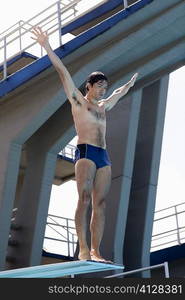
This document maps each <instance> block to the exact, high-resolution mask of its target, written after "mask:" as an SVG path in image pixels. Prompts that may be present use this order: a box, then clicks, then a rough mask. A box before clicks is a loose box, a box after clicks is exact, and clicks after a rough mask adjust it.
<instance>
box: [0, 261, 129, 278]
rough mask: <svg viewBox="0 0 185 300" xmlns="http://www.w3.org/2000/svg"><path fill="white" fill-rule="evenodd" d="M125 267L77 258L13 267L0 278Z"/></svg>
mask: <svg viewBox="0 0 185 300" xmlns="http://www.w3.org/2000/svg"><path fill="white" fill-rule="evenodd" d="M120 269H122V270H123V269H124V266H122V265H116V264H110V263H103V262H96V261H92V260H77V261H72V262H71V261H70V262H62V263H56V264H48V265H39V266H34V267H27V268H20V269H13V270H7V271H1V272H0V278H58V277H65V276H74V275H78V274H85V273H93V272H102V271H113V270H120Z"/></svg>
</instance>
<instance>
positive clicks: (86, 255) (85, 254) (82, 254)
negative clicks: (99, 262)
mask: <svg viewBox="0 0 185 300" xmlns="http://www.w3.org/2000/svg"><path fill="white" fill-rule="evenodd" d="M78 259H79V260H91V256H90V252H89V251H88V250H85V251H80V252H79V254H78Z"/></svg>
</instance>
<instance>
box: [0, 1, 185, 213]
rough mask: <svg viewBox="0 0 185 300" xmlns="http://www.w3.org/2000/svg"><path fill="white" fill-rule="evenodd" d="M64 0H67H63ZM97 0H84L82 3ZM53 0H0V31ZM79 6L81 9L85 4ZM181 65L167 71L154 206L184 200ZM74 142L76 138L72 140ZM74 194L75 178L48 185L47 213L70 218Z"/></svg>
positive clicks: (184, 102) (184, 72) (184, 97)
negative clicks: (167, 77) (49, 193)
mask: <svg viewBox="0 0 185 300" xmlns="http://www.w3.org/2000/svg"><path fill="white" fill-rule="evenodd" d="M64 1H68V0H64ZM99 1H100V0H95V1H88V0H85V1H84V3H85V4H87V5H88V4H89V3H91V5H92V4H93V2H95V3H96V4H98V2H99ZM55 2H56V1H55V0H32V1H23V0H16V1H11V8H10V3H9V2H8V1H4V0H1V4H0V5H1V26H0V33H1V32H2V31H4V30H6V29H7V28H9V27H10V26H11V25H13V24H15V23H16V22H18V21H19V20H24V21H26V20H28V19H30V18H31V17H33V16H34V15H36V14H37V13H38V12H40V11H42V10H43V9H45V8H47V7H48V6H50V5H52V4H53V3H55ZM84 3H83V6H79V9H80V12H82V10H83V8H84V7H85V4H84ZM184 80H185V67H183V68H181V69H179V70H176V71H175V72H173V73H172V74H171V75H170V83H169V90H168V99H167V108H166V117H165V128H164V135H163V144H162V153H161V163H160V170H159V179H158V188H157V199H156V210H159V209H162V208H166V207H168V206H171V205H174V204H177V203H181V202H185V192H184V183H185V159H184V153H185V138H184V129H185V84H184ZM72 144H74V145H75V144H76V138H75V139H74V140H73V141H72ZM77 200H78V195H77V189H76V183H75V181H69V182H68V183H65V184H64V185H62V186H60V187H58V186H53V187H52V193H51V200H50V207H49V213H52V214H53V213H54V214H55V213H56V211H57V214H59V215H61V216H64V217H69V218H74V211H75V207H76V204H77Z"/></svg>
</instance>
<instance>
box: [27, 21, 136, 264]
mask: <svg viewBox="0 0 185 300" xmlns="http://www.w3.org/2000/svg"><path fill="white" fill-rule="evenodd" d="M32 33H33V34H34V37H32V39H34V40H36V41H37V42H38V43H39V44H40V45H41V46H42V47H44V49H45V50H46V52H47V54H48V56H49V58H50V60H51V62H52V64H53V65H54V67H55V69H56V71H57V72H58V74H59V77H60V79H61V82H62V84H63V87H64V90H65V93H66V95H67V98H68V99H69V101H70V103H71V110H72V115H73V119H74V124H75V128H76V132H77V135H78V140H77V149H76V152H75V176H76V181H77V189H78V194H79V200H78V205H77V209H76V213H75V224H76V231H77V235H78V240H79V255H78V258H79V259H80V260H90V259H91V260H95V261H105V259H104V258H103V257H102V256H101V255H100V251H99V247H100V243H101V240H102V236H103V232H104V223H105V198H106V195H107V193H108V191H109V188H110V184H111V162H110V159H109V156H108V153H107V151H106V141H105V133H106V116H105V112H106V111H108V110H110V109H111V108H113V107H114V105H115V104H116V103H117V102H118V100H119V99H120V98H122V97H123V96H124V95H125V94H126V93H127V92H128V90H129V89H130V87H132V86H133V85H134V83H135V80H136V78H137V76H138V74H137V73H136V74H134V76H133V77H132V78H131V80H130V81H129V82H128V83H126V84H125V85H123V86H121V87H120V88H118V89H116V90H115V91H114V92H113V93H112V95H110V96H109V97H108V98H106V99H103V96H104V94H105V92H106V90H107V87H108V84H107V78H106V76H105V75H104V74H103V73H101V72H93V73H92V74H91V75H90V76H89V77H88V79H87V82H86V89H87V93H86V95H85V96H83V95H82V93H81V92H80V91H79V90H78V89H77V88H76V86H75V84H74V82H73V80H72V78H71V76H70V74H69V72H68V70H67V69H66V67H65V66H64V65H63V63H62V61H61V60H60V59H59V57H58V56H57V55H56V54H55V53H54V52H53V50H52V49H51V47H50V44H49V39H48V35H47V33H46V32H43V31H42V29H41V28H40V27H35V28H34V29H33V30H32ZM91 200H92V216H91V223H90V231H91V249H89V247H88V245H87V241H86V231H87V225H86V213H87V208H88V206H89V203H90V201H91Z"/></svg>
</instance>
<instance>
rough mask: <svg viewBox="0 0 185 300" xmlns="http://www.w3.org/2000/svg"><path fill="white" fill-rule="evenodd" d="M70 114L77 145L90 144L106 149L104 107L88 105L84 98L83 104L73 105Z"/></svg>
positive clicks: (99, 104)
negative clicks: (76, 136)
mask: <svg viewBox="0 0 185 300" xmlns="http://www.w3.org/2000/svg"><path fill="white" fill-rule="evenodd" d="M72 114H73V119H74V123H75V128H76V132H77V135H78V141H77V144H84V143H86V144H91V145H95V146H98V147H101V148H104V149H105V148H106V141H105V133H106V115H105V105H104V104H103V103H102V102H101V103H97V105H95V104H92V103H89V102H88V101H87V100H86V99H85V98H84V103H83V104H73V105H72Z"/></svg>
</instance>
